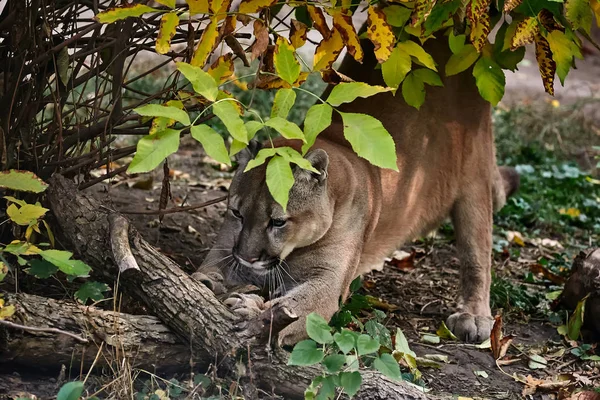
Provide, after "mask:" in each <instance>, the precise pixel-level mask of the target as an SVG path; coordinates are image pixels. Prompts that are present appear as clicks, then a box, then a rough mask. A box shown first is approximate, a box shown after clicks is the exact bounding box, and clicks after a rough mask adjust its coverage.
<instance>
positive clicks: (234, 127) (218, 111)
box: [211, 78, 249, 144]
mask: <svg viewBox="0 0 600 400" xmlns="http://www.w3.org/2000/svg"><path fill="white" fill-rule="evenodd" d="M211 79H212V78H211ZM212 109H213V113H214V114H215V115H216V116H217V117H219V119H220V120H221V121H223V124H225V127H226V128H227V130H228V131H229V133H230V134H231V136H233V138H234V139H236V140H238V141H240V142H242V143H245V144H248V142H249V140H248V130H247V129H246V125H244V121H242V119H241V118H240V114H239V113H238V110H237V109H236V108H235V106H234V105H233V104H232V103H231V101H229V100H225V101H219V102H218V103H215V104H213V106H212Z"/></svg>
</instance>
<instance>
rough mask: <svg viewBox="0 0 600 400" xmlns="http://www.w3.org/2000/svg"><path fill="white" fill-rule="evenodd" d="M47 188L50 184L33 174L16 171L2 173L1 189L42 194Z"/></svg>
mask: <svg viewBox="0 0 600 400" xmlns="http://www.w3.org/2000/svg"><path fill="white" fill-rule="evenodd" d="M47 187H48V184H47V183H46V182H44V181H43V180H41V179H40V178H38V177H37V176H36V175H35V174H34V173H33V172H29V171H19V170H16V169H9V170H8V171H2V172H0V188H5V189H10V190H16V191H19V192H33V193H41V192H43V191H44V190H46V188H47ZM15 203H16V202H15Z"/></svg>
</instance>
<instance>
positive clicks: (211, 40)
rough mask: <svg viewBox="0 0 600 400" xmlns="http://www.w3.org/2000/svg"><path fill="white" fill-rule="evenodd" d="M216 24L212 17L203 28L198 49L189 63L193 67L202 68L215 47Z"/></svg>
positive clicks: (216, 37) (217, 35)
mask: <svg viewBox="0 0 600 400" xmlns="http://www.w3.org/2000/svg"><path fill="white" fill-rule="evenodd" d="M217 24H218V22H217V19H216V18H214V17H213V18H211V20H210V22H209V24H208V25H207V26H206V28H204V32H203V33H202V37H201V38H200V42H199V43H198V47H196V51H195V52H194V56H193V57H192V61H191V62H190V64H192V65H193V66H195V67H204V64H206V60H207V59H208V56H209V55H210V53H212V52H213V50H214V49H215V47H216V46H217V44H218V41H217V40H218V39H219V27H218V25H217Z"/></svg>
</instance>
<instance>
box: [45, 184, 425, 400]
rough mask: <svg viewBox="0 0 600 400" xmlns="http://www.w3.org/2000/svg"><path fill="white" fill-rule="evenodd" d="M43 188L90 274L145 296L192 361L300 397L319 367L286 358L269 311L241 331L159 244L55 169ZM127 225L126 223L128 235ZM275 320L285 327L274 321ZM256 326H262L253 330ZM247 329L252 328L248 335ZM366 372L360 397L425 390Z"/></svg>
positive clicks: (247, 386) (251, 385)
mask: <svg viewBox="0 0 600 400" xmlns="http://www.w3.org/2000/svg"><path fill="white" fill-rule="evenodd" d="M47 193H48V199H49V201H50V206H51V209H52V211H53V213H54V215H55V216H56V219H57V221H58V223H59V225H60V227H61V230H62V234H63V235H64V236H65V237H66V238H67V239H68V240H69V241H70V242H71V244H72V249H74V250H75V251H76V253H77V254H78V255H79V256H80V257H81V258H83V259H84V260H85V261H86V262H87V263H88V264H90V266H92V268H93V269H94V273H95V274H97V275H98V274H99V275H101V276H102V277H103V278H104V280H105V281H107V282H110V283H111V284H112V283H114V281H115V280H117V281H118V283H119V290H124V291H126V292H127V293H128V294H130V295H132V296H133V297H135V298H136V299H138V300H140V301H141V302H143V303H144V304H145V305H146V306H147V307H148V309H149V310H151V312H152V313H153V314H154V315H156V316H157V317H158V318H159V319H160V320H161V321H162V322H163V323H164V324H165V325H166V326H168V327H169V328H170V329H171V330H172V332H173V333H174V334H176V335H177V336H178V337H179V338H180V340H182V341H183V342H184V343H188V344H189V347H190V348H191V349H192V358H193V360H194V361H195V362H196V363H197V365H199V366H201V367H206V366H208V364H211V363H212V364H214V365H217V366H218V369H219V373H220V374H222V375H223V376H227V377H229V378H231V379H234V380H238V381H239V382H240V383H241V385H242V387H243V388H244V391H245V394H246V397H248V398H254V397H256V393H257V392H256V390H257V388H261V389H263V390H265V391H267V392H272V393H276V394H278V395H281V396H283V397H284V398H286V399H292V398H303V397H304V396H303V393H304V390H305V389H306V387H307V386H308V385H309V384H310V381H311V380H312V378H314V377H315V376H317V375H319V374H320V373H321V370H320V369H319V368H316V367H295V366H288V365H287V358H288V355H287V353H286V352H285V351H283V350H282V349H278V348H272V347H271V346H270V345H268V344H267V342H266V341H265V340H264V338H265V337H268V336H269V335H266V334H264V333H265V332H268V330H269V328H270V326H269V322H268V321H267V320H268V318H267V316H265V315H263V316H260V317H259V318H257V319H255V320H253V321H249V322H247V325H246V326H247V327H248V329H247V330H245V331H243V332H240V329H239V322H240V321H238V320H237V319H236V318H235V317H234V315H233V314H232V313H231V312H230V311H229V309H228V308H227V307H226V306H224V305H223V304H222V303H221V302H219V301H218V300H217V299H216V298H215V296H214V295H213V293H212V292H211V291H210V290H209V289H208V288H207V287H206V286H204V285H203V284H201V283H200V282H197V281H195V280H193V279H192V278H191V277H189V276H188V275H187V274H186V273H184V272H183V271H182V270H181V269H180V268H179V267H178V266H177V265H176V264H175V263H174V262H173V261H171V260H170V259H168V258H167V257H165V256H164V255H162V254H161V253H159V252H158V251H156V250H155V249H154V248H153V247H152V246H150V245H149V244H148V243H147V242H146V241H145V240H144V239H143V238H142V237H141V236H140V235H139V234H138V233H137V231H136V230H135V229H134V228H133V227H131V226H129V224H126V223H125V224H123V217H122V216H120V215H118V214H117V213H116V212H113V211H112V210H110V209H107V208H106V207H102V206H100V205H99V204H98V203H97V202H96V201H95V200H94V199H92V198H90V197H88V196H86V195H85V194H82V193H78V192H77V191H76V190H75V187H74V185H73V184H72V183H71V182H69V181H67V180H66V179H65V178H63V177H61V176H58V175H56V176H54V177H53V178H52V179H51V180H50V188H49V189H48V192H47ZM124 227H128V229H127V235H125V236H124V235H123V232H122V229H124ZM115 235H117V236H121V237H122V238H127V237H128V238H129V240H128V242H129V247H130V249H131V254H133V257H134V258H135V261H136V264H137V267H138V268H135V267H134V268H131V267H126V266H123V267H122V269H123V271H122V272H120V271H119V269H118V267H119V265H118V262H119V260H122V259H123V258H124V257H123V254H120V250H117V253H119V254H114V255H113V251H114V250H115V249H114V248H113V247H111V237H112V236H115ZM117 247H122V246H117ZM125 258H126V257H125ZM129 265H130V264H129ZM275 311H276V314H277V313H278V312H277V310H275ZM281 315H285V313H284V314H281ZM272 326H277V327H279V328H280V329H282V327H281V324H277V322H274V323H273V324H272ZM261 330H262V333H263V334H257V333H259V332H261ZM244 332H245V333H247V332H253V333H254V334H253V336H252V337H248V336H246V335H244V334H243V333H244ZM276 333H277V332H275V334H276ZM240 360H243V362H238V361H240ZM364 377H365V378H364V380H363V385H362V387H361V390H360V392H359V393H358V394H357V396H356V398H357V399H374V400H375V399H382V400H383V399H390V398H394V399H401V398H406V399H424V398H427V396H426V395H425V394H423V393H422V392H421V391H419V390H418V389H415V388H413V387H412V386H409V385H406V384H403V383H402V382H394V381H391V380H389V379H387V378H385V377H383V376H382V375H380V374H378V373H365V374H364Z"/></svg>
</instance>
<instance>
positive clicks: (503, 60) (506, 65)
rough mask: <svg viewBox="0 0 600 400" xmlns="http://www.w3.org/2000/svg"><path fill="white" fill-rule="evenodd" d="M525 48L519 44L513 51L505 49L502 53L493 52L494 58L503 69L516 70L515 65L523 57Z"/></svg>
mask: <svg viewBox="0 0 600 400" xmlns="http://www.w3.org/2000/svg"><path fill="white" fill-rule="evenodd" d="M525 50H526V49H525V46H521V47H519V48H518V49H516V50H515V51H511V50H506V51H503V52H502V53H499V54H494V60H495V61H496V62H497V63H498V65H499V66H500V67H502V68H503V69H508V70H511V71H513V72H514V71H516V70H517V65H518V64H519V63H520V62H521V61H522V60H523V58H524V57H525Z"/></svg>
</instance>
